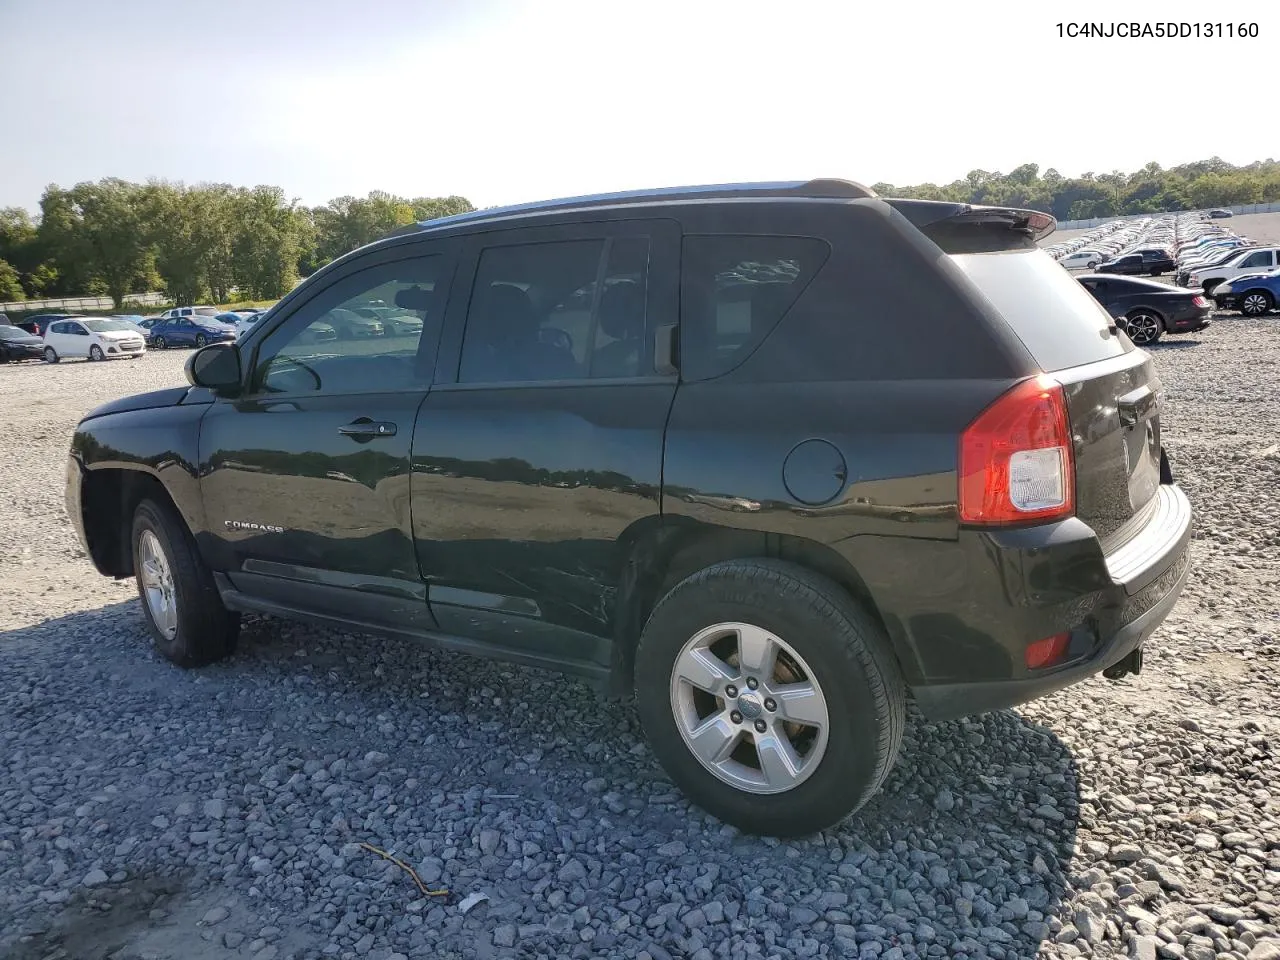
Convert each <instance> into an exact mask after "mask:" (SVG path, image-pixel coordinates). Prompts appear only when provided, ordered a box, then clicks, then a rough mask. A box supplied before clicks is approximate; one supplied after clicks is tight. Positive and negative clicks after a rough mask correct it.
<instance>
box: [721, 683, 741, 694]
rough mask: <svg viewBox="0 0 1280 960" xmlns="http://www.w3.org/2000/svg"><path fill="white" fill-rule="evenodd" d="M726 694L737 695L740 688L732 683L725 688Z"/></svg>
mask: <svg viewBox="0 0 1280 960" xmlns="http://www.w3.org/2000/svg"><path fill="white" fill-rule="evenodd" d="M724 695H725V696H726V697H736V696H737V695H738V688H737V687H735V686H734V685H733V684H732V683H731V684H729V685H728V686H727V687H725V688H724Z"/></svg>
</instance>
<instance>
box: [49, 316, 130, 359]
mask: <svg viewBox="0 0 1280 960" xmlns="http://www.w3.org/2000/svg"><path fill="white" fill-rule="evenodd" d="M146 352H147V345H146V343H145V342H144V341H143V339H142V335H141V334H140V333H138V331H137V330H136V329H135V328H134V326H133V324H131V323H128V322H126V321H124V320H109V319H102V318H97V317H69V318H67V319H65V320H58V321H56V322H54V323H51V324H49V326H48V328H47V329H46V330H45V332H44V358H45V360H46V361H47V362H49V363H57V362H58V361H59V360H61V359H62V358H63V357H84V358H87V359H89V360H111V359H114V358H118V357H131V358H132V359H135V360H136V359H137V358H138V357H140V356H142V355H143V354H144V353H146Z"/></svg>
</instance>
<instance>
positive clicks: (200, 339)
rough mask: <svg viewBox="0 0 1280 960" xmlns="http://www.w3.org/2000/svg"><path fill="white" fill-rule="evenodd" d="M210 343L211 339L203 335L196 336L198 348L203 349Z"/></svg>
mask: <svg viewBox="0 0 1280 960" xmlns="http://www.w3.org/2000/svg"><path fill="white" fill-rule="evenodd" d="M208 342H209V338H208V337H206V336H205V335H204V334H203V333H197V334H196V346H197V347H203V346H204V345H205V344H206V343H208Z"/></svg>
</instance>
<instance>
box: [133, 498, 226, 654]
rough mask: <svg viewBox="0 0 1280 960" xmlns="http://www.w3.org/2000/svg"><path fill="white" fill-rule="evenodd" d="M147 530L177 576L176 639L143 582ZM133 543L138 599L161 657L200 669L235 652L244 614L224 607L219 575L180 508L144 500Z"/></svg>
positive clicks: (137, 515)
mask: <svg viewBox="0 0 1280 960" xmlns="http://www.w3.org/2000/svg"><path fill="white" fill-rule="evenodd" d="M146 533H151V534H153V535H154V537H155V538H156V540H158V541H159V545H160V547H161V548H162V549H163V551H164V554H165V560H166V562H167V564H168V569H169V571H170V574H171V579H172V593H173V596H174V598H175V599H176V604H177V616H176V621H177V623H176V631H175V632H174V634H173V636H172V637H169V636H166V635H165V632H164V631H163V630H162V629H161V628H160V627H159V626H158V625H157V623H156V618H155V616H154V615H153V613H152V610H151V605H150V603H149V602H148V600H147V594H146V589H145V588H144V586H143V570H142V550H141V547H140V544H141V542H142V538H143V535H144V534H146ZM130 544H131V547H132V551H133V572H134V579H135V581H136V583H137V587H138V599H139V600H140V601H141V603H142V613H143V616H144V617H145V618H146V621H147V626H148V628H149V629H150V631H151V636H152V639H153V640H154V641H155V646H156V650H157V651H159V653H160V655H161V656H163V657H164V658H165V659H166V660H169V661H170V662H172V663H175V664H177V665H178V666H180V667H199V666H203V665H204V664H208V663H213V662H215V661H217V660H223V659H225V658H227V657H229V656H231V654H232V653H234V652H235V649H236V640H237V639H238V637H239V635H240V615H239V614H238V613H233V612H231V611H230V610H228V609H227V608H226V607H224V606H223V605H222V598H221V597H220V596H219V595H218V588H217V587H216V586H215V584H214V582H213V574H212V573H210V571H209V568H208V567H206V566H205V564H204V561H203V560H201V559H200V554H199V552H198V551H197V549H196V543H195V540H194V539H193V538H192V536H191V532H190V531H189V530H188V529H187V525H186V523H185V522H183V520H182V518H181V517H180V516H179V515H178V513H177V511H176V510H175V509H174V508H173V507H172V506H171V505H170V504H167V503H162V502H160V501H157V500H152V499H145V500H143V501H142V502H141V503H139V504H138V509H137V510H136V511H135V512H134V515H133V529H132V532H131V539H130Z"/></svg>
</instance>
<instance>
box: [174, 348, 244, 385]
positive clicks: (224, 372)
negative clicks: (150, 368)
mask: <svg viewBox="0 0 1280 960" xmlns="http://www.w3.org/2000/svg"><path fill="white" fill-rule="evenodd" d="M184 371H185V372H186V375H187V381H188V382H189V383H190V384H191V385H192V386H193V387H205V388H206V389H209V390H212V391H213V392H214V393H217V394H220V395H222V396H230V395H233V394H235V393H237V392H238V391H239V389H240V377H241V373H240V348H239V346H237V345H236V344H234V343H211V344H209V345H208V346H207V347H201V348H200V349H199V350H197V351H196V352H195V353H193V354H191V356H189V357H187V362H186V365H185V367H184Z"/></svg>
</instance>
